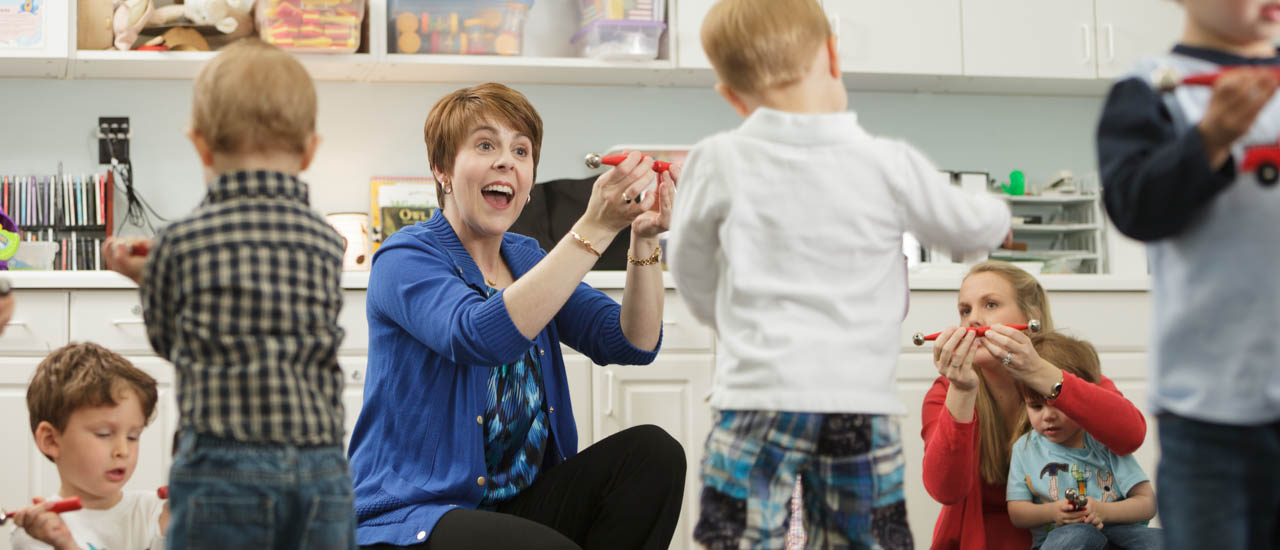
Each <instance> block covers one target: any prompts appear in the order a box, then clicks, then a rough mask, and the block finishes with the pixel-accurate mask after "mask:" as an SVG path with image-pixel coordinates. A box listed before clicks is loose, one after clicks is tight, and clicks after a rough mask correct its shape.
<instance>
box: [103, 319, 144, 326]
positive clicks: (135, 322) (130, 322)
mask: <svg viewBox="0 0 1280 550" xmlns="http://www.w3.org/2000/svg"><path fill="white" fill-rule="evenodd" d="M111 324H113V325H115V326H120V325H145V324H147V322H146V321H143V320H142V319H112V320H111Z"/></svg>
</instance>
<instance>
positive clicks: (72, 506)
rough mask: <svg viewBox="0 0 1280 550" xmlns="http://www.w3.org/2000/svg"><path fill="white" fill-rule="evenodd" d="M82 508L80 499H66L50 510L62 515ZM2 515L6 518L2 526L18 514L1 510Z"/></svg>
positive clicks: (2, 520)
mask: <svg viewBox="0 0 1280 550" xmlns="http://www.w3.org/2000/svg"><path fill="white" fill-rule="evenodd" d="M80 508H81V506H80V497H71V498H64V499H62V500H59V501H58V502H56V503H54V505H53V506H51V507H50V508H49V510H50V511H51V512H53V513H55V514H61V513H63V512H74V511H76V510H79V509H80ZM0 513H3V514H4V518H3V519H0V524H4V523H5V522H7V521H9V518H12V517H13V516H14V515H15V514H17V512H7V511H4V510H0Z"/></svg>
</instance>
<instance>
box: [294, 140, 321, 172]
mask: <svg viewBox="0 0 1280 550" xmlns="http://www.w3.org/2000/svg"><path fill="white" fill-rule="evenodd" d="M319 147H320V136H318V135H312V136H311V139H309V140H307V147H306V150H304V151H303V152H302V167H301V168H299V169H298V171H300V172H305V171H306V170H307V167H309V166H311V161H313V160H315V158H316V149H318V148H319Z"/></svg>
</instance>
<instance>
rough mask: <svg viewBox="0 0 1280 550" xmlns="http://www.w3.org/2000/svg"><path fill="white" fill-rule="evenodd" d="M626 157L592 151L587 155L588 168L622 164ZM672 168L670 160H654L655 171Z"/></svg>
mask: <svg viewBox="0 0 1280 550" xmlns="http://www.w3.org/2000/svg"><path fill="white" fill-rule="evenodd" d="M646 156H647V155H646ZM626 158H627V156H626V155H605V156H603V157H602V156H600V155H597V154H595V153H591V154H589V155H587V158H586V162H587V168H599V167H600V165H601V164H608V165H609V166H617V165H618V164H621V163H622V161H624V160H626ZM670 169H671V163H670V162H666V161H662V160H655V161H653V171H654V172H666V171H667V170H670Z"/></svg>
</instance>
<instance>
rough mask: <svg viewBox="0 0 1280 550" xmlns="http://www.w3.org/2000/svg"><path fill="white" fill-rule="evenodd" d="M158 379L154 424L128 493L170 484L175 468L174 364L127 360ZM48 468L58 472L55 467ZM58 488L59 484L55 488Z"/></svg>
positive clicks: (142, 443) (144, 437)
mask: <svg viewBox="0 0 1280 550" xmlns="http://www.w3.org/2000/svg"><path fill="white" fill-rule="evenodd" d="M126 359H128V360H129V361H130V362H132V363H133V365H134V366H135V367H138V368H140V369H142V370H144V371H146V373H147V374H150V375H151V376H152V378H155V379H156V385H157V388H156V389H157V393H159V399H158V400H157V401H156V411H155V413H154V414H153V415H152V417H151V423H150V424H148V425H147V429H145V430H143V431H142V436H141V437H140V438H139V440H138V466H137V467H136V468H134V470H133V477H131V478H129V482H128V483H126V484H125V486H124V490H126V491H154V490H156V488H157V487H160V486H162V485H168V484H169V467H170V466H172V465H173V451H174V449H173V434H174V432H176V431H177V430H178V401H177V397H176V394H175V391H174V372H173V365H172V364H171V363H169V362H168V361H165V360H163V359H160V358H158V357H155V356H150V357H126ZM49 469H50V470H52V471H54V480H55V481H56V480H57V472H56V470H55V469H54V468H53V464H52V463H50V464H49ZM54 487H56V485H55V486H54Z"/></svg>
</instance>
